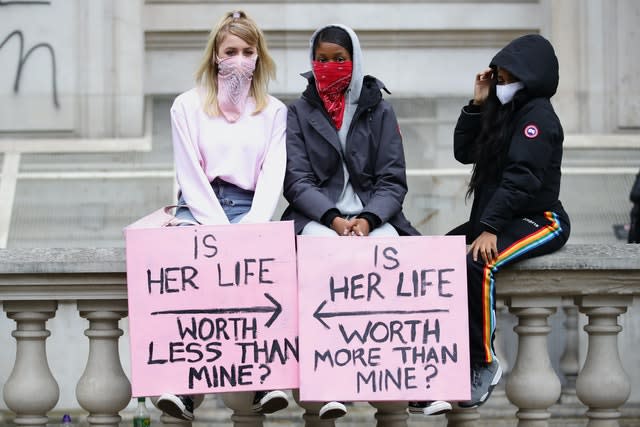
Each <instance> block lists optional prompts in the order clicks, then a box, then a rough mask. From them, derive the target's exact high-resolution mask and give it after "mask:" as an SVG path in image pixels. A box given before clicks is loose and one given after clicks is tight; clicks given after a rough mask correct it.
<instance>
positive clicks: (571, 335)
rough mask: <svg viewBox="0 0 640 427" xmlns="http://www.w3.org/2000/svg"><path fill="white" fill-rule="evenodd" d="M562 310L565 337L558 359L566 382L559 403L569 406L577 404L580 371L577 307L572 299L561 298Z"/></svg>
mask: <svg viewBox="0 0 640 427" xmlns="http://www.w3.org/2000/svg"><path fill="white" fill-rule="evenodd" d="M562 310H563V311H564V313H565V316H566V320H565V321H564V327H565V330H566V334H567V335H566V340H565V348H564V353H562V358H561V359H560V370H561V371H562V373H563V374H564V376H565V378H566V379H567V382H566V384H565V386H564V387H563V388H562V395H561V396H560V401H561V402H562V403H563V404H570V405H571V404H575V403H578V397H577V396H576V378H577V377H578V372H579V371H580V363H579V361H578V307H576V306H575V304H574V302H573V299H572V298H563V299H562Z"/></svg>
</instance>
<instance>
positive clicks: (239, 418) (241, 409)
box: [222, 391, 265, 427]
mask: <svg viewBox="0 0 640 427" xmlns="http://www.w3.org/2000/svg"><path fill="white" fill-rule="evenodd" d="M254 395H255V392H253V391H240V392H233V393H222V401H223V402H224V404H225V405H226V407H227V408H229V409H231V410H232V411H233V414H232V415H231V421H232V422H233V426H234V427H262V424H263V422H264V419H265V416H264V415H262V414H257V413H255V412H253V411H252V410H251V407H252V406H253V396H254Z"/></svg>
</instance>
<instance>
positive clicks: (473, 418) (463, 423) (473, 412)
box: [447, 403, 480, 427]
mask: <svg viewBox="0 0 640 427" xmlns="http://www.w3.org/2000/svg"><path fill="white" fill-rule="evenodd" d="M452 406H453V411H451V412H449V413H448V414H447V427H477V425H478V423H479V421H480V412H478V408H471V409H466V408H460V407H459V406H458V405H456V404H455V403H454V404H453V405H452Z"/></svg>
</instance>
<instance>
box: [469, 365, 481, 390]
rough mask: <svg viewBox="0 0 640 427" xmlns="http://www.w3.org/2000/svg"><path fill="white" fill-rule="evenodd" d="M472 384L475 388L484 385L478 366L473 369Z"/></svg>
mask: <svg viewBox="0 0 640 427" xmlns="http://www.w3.org/2000/svg"><path fill="white" fill-rule="evenodd" d="M471 384H472V385H473V386H474V387H478V386H480V385H482V381H480V371H479V370H478V368H477V366H474V367H473V368H471Z"/></svg>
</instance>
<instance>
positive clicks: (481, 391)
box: [458, 356, 502, 408]
mask: <svg viewBox="0 0 640 427" xmlns="http://www.w3.org/2000/svg"><path fill="white" fill-rule="evenodd" d="M500 378H502V368H501V367H500V362H499V361H498V358H496V357H495V356H494V357H493V361H492V362H491V363H476V364H474V365H473V366H472V367H471V400H467V401H466V402H458V406H459V407H461V408H477V407H478V406H480V405H482V404H483V403H484V402H486V401H487V399H488V398H489V396H491V392H492V391H493V388H494V387H495V386H496V384H498V382H500Z"/></svg>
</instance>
